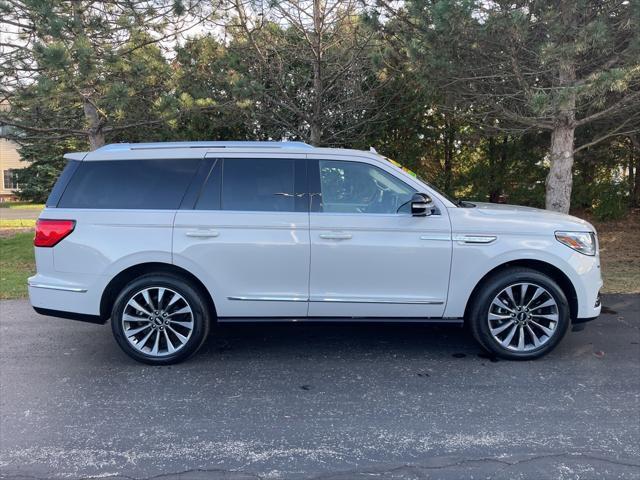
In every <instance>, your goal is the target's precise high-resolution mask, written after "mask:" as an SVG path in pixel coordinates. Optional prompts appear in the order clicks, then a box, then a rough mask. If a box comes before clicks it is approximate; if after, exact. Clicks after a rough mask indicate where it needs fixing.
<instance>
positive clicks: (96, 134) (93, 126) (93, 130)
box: [83, 98, 104, 150]
mask: <svg viewBox="0 0 640 480" xmlns="http://www.w3.org/2000/svg"><path fill="white" fill-rule="evenodd" d="M83 108H84V118H85V120H86V121H87V123H88V125H89V130H88V131H87V136H88V137H89V148H91V150H95V149H96V148H100V147H102V146H103V145H104V132H103V131H102V127H103V122H102V120H101V119H100V115H99V113H98V110H97V109H96V107H95V105H94V104H93V103H92V102H90V101H89V100H88V99H87V98H85V99H84V102H83Z"/></svg>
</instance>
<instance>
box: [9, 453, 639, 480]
mask: <svg viewBox="0 0 640 480" xmlns="http://www.w3.org/2000/svg"><path fill="white" fill-rule="evenodd" d="M562 458H569V459H571V460H577V461H583V460H587V461H594V462H602V463H608V464H611V465H616V466H621V467H630V468H638V469H639V472H640V462H638V463H635V462H628V461H622V460H617V459H611V458H607V457H601V456H597V455H592V454H584V453H571V452H563V453H552V454H542V455H532V456H529V457H526V458H522V459H518V460H514V461H509V460H508V459H503V458H495V457H481V458H469V459H463V460H459V461H456V462H450V463H445V464H442V465H420V464H413V463H406V464H402V465H398V466H396V467H393V468H380V469H376V468H367V469H362V470H347V471H342V472H332V473H324V474H321V475H318V476H311V477H308V478H309V480H331V479H337V478H341V477H345V476H349V475H351V476H352V477H353V476H354V475H385V474H387V475H388V474H393V473H394V472H399V471H401V470H403V469H407V468H410V469H415V470H418V471H420V470H424V471H429V470H446V469H452V468H456V467H463V466H466V465H472V464H482V463H486V464H489V463H497V464H501V465H506V466H509V467H514V466H516V467H517V466H518V465H524V464H529V463H533V462H536V461H540V460H558V459H562ZM436 460H437V459H436ZM198 473H203V474H219V475H223V476H224V478H225V479H228V480H250V479H255V480H265V479H267V478H271V477H270V476H264V475H260V474H257V473H251V472H242V471H238V470H226V469H221V468H193V469H188V470H182V471H179V472H174V473H162V474H158V475H151V476H147V477H144V476H143V477H136V476H131V475H126V474H114V475H107V476H103V475H90V476H81V477H65V478H66V479H67V480H94V479H98V478H107V479H110V480H163V479H173V478H176V479H180V478H183V477H191V474H198ZM229 475H230V476H229ZM0 478H3V479H7V480H19V479H30V480H51V479H52V478H59V477H55V476H54V477H41V476H35V475H25V474H18V475H9V476H4V475H1V474H0ZM209 478H211V477H209ZM278 478H287V477H286V476H284V477H278ZM347 478H348V477H347Z"/></svg>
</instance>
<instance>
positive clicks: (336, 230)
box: [308, 154, 451, 318]
mask: <svg viewBox="0 0 640 480" xmlns="http://www.w3.org/2000/svg"><path fill="white" fill-rule="evenodd" d="M309 157H310V160H309V164H308V171H309V188H310V195H311V199H312V201H311V212H310V238H311V272H310V284H309V295H310V297H309V300H310V303H309V316H310V317H387V318H396V317H404V318H426V317H440V316H442V314H443V312H444V307H445V302H446V298H447V289H448V283H449V269H450V263H451V230H450V223H449V219H448V216H447V214H446V209H445V208H444V206H442V205H439V204H438V203H437V200H435V199H434V201H436V204H435V205H436V209H435V211H434V214H433V215H431V216H425V217H414V216H412V215H411V213H410V203H409V200H410V199H411V196H412V195H413V194H414V193H416V189H415V188H414V187H412V186H410V185H409V184H407V183H406V182H404V181H403V180H402V179H400V178H398V177H397V176H395V175H394V174H393V173H392V170H391V169H388V170H387V169H385V168H383V165H382V164H381V165H380V166H378V165H374V164H369V163H365V162H361V161H357V160H352V159H347V158H336V159H329V158H326V157H324V158H323V157H322V156H321V155H317V154H312V155H309ZM420 193H428V192H420Z"/></svg>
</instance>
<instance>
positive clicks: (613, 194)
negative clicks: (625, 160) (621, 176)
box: [592, 183, 629, 220]
mask: <svg viewBox="0 0 640 480" xmlns="http://www.w3.org/2000/svg"><path fill="white" fill-rule="evenodd" d="M595 193H596V195H595V197H594V200H593V204H592V211H593V215H594V216H595V218H596V219H598V220H618V219H620V218H622V217H624V216H625V214H626V213H627V210H628V208H629V199H628V196H627V188H626V186H625V184H624V183H600V184H597V185H596V188H595Z"/></svg>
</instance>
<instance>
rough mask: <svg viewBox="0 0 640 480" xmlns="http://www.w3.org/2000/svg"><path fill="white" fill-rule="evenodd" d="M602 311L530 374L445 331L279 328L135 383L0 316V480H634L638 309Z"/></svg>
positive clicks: (235, 334) (103, 351) (36, 326)
mask: <svg viewBox="0 0 640 480" xmlns="http://www.w3.org/2000/svg"><path fill="white" fill-rule="evenodd" d="M605 305H606V306H607V307H608V308H609V309H610V310H609V311H610V312H612V313H609V314H606V315H603V316H602V317H601V318H600V319H599V320H597V321H596V322H594V323H592V324H591V325H590V327H589V328H588V329H587V330H585V331H583V332H577V333H571V334H569V336H568V337H567V338H566V339H565V341H564V342H563V343H562V344H561V346H560V347H559V348H558V349H557V350H556V351H555V352H554V353H552V354H551V355H549V356H547V357H546V358H544V359H541V360H539V361H535V362H526V363H522V362H506V361H495V359H494V360H492V359H490V358H486V357H481V356H479V355H478V353H479V350H478V348H477V347H476V346H475V344H474V343H473V341H472V340H470V339H469V337H468V336H467V335H466V334H465V333H464V332H463V331H462V330H461V329H459V328H456V327H446V328H445V327H437V328H436V327H420V326H385V325H339V326H331V325H301V324H293V325H279V326H273V325H272V326H266V325H259V326H226V327H223V328H218V329H216V330H215V331H214V334H215V336H212V338H211V339H210V340H209V341H208V342H207V344H206V345H205V348H204V349H203V351H201V352H200V354H199V355H198V356H197V357H194V358H193V359H192V360H190V361H189V362H187V363H184V364H182V365H178V366H173V367H149V366H143V365H140V364H136V363H134V362H133V361H130V360H129V359H128V358H127V357H125V356H124V354H122V353H121V352H120V351H119V350H118V348H117V346H116V344H115V342H114V341H113V340H112V338H111V336H110V329H109V328H108V327H100V326H93V325H88V324H82V323H77V322H73V321H70V320H61V319H53V318H46V317H41V316H38V315H36V314H35V313H33V312H32V311H31V310H30V308H29V306H28V304H27V303H26V302H24V301H6V302H2V303H0V318H1V320H0V326H1V332H2V336H1V339H0V387H1V389H2V390H1V395H0V408H1V423H0V427H1V430H0V442H1V443H0V447H1V448H0V477H5V478H16V477H24V478H33V477H37V478H82V477H87V476H108V475H111V476H116V477H117V478H149V477H152V476H157V475H161V474H170V475H168V477H164V476H163V477H162V478H174V477H176V474H177V473H180V472H183V474H182V475H180V476H179V478H180V479H181V480H190V479H198V480H200V479H255V478H264V479H269V478H286V479H302V478H304V479H306V478H322V479H325V480H327V479H342V480H347V479H364V478H367V479H370V478H381V479H387V478H393V479H400V478H402V479H422V478H461V477H464V478H469V477H471V476H472V475H473V476H474V478H488V477H491V478H494V479H512V478H535V479H536V480H537V479H540V478H554V479H573V478H575V479H577V478H580V479H584V478H636V479H637V478H640V400H639V396H640V345H639V343H640V330H639V329H640V297H639V296H608V297H606V298H605ZM614 311H615V312H616V313H613V312H614Z"/></svg>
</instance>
